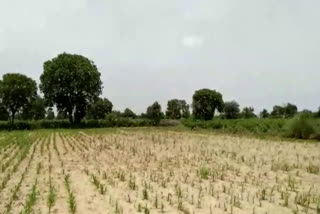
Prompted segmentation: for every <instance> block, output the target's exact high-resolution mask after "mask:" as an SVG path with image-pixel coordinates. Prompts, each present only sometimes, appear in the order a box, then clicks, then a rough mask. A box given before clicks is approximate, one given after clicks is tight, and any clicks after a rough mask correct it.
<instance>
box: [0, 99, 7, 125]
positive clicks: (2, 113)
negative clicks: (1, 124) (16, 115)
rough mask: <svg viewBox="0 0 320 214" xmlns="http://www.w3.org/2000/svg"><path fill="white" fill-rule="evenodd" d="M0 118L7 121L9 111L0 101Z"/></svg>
mask: <svg viewBox="0 0 320 214" xmlns="http://www.w3.org/2000/svg"><path fill="white" fill-rule="evenodd" d="M0 120H1V121H7V120H9V112H8V111H7V109H6V108H5V107H4V106H3V105H2V103H0Z"/></svg>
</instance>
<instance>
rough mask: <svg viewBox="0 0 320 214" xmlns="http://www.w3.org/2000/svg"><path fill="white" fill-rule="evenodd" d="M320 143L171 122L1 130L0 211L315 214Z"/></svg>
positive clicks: (319, 184)
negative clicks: (185, 127)
mask: <svg viewBox="0 0 320 214" xmlns="http://www.w3.org/2000/svg"><path fill="white" fill-rule="evenodd" d="M319 163H320V144H318V143H312V142H304V141H297V142H286V141H274V140H260V139H254V138H246V137H235V136H228V135H222V134H219V135H213V134H203V133H202V134H200V133H197V132H187V131H184V132H174V131H172V130H170V129H156V128H136V129H125V128H122V129H121V128H118V129H87V130H37V131H15V132H1V133H0V213H5V214H9V213H21V214H28V213H59V214H61V213H86V214H87V213H116V214H117V213H119V214H120V213H185V214H186V213H199V214H202V213H206V214H213V213H215V214H216V213H218V214H219V213H221V214H222V213H239V214H242V213H243V214H245V213H253V214H260V213H261V214H265V213H269V214H271V213H272V214H277V213H279V214H280V213H281V214H286V213H288V214H289V213H319V209H320V208H319V206H320V172H319Z"/></svg>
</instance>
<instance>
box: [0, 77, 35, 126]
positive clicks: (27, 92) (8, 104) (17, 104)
mask: <svg viewBox="0 0 320 214" xmlns="http://www.w3.org/2000/svg"><path fill="white" fill-rule="evenodd" d="M36 95H37V84H36V82H35V81H34V80H33V79H31V78H29V77H27V76H25V75H23V74H17V73H9V74H4V75H3V76H2V81H0V100H1V103H2V106H3V107H4V108H5V109H6V110H7V111H8V112H9V114H10V115H9V116H10V119H11V121H12V122H13V121H14V119H15V116H16V114H17V113H19V111H21V110H22V109H23V107H24V106H26V105H29V104H30V103H31V101H32V100H33V98H34V97H35V96H36Z"/></svg>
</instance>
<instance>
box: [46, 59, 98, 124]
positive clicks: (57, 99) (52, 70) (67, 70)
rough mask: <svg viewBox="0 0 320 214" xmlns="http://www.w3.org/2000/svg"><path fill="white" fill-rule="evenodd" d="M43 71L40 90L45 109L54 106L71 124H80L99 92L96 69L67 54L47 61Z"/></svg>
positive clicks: (92, 64)
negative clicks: (45, 104)
mask: <svg viewBox="0 0 320 214" xmlns="http://www.w3.org/2000/svg"><path fill="white" fill-rule="evenodd" d="M43 67H44V71H43V74H42V75H41V77H40V81H41V84H40V90H41V91H42V92H43V94H44V98H45V100H46V101H47V103H48V105H49V106H53V105H56V107H57V109H58V111H60V112H65V113H67V114H68V118H69V121H70V122H71V123H79V122H80V121H81V120H82V119H83V118H84V116H85V114H86V109H87V106H88V105H89V104H90V103H92V102H94V100H95V99H97V98H98V96H99V95H100V94H101V92H102V82H101V80H100V73H99V71H98V69H97V67H96V66H95V64H94V63H93V62H92V61H91V60H89V59H88V58H86V57H84V56H81V55H72V54H67V53H63V54H59V55H58V56H57V57H56V58H53V59H51V60H48V61H46V62H45V63H44V66H43Z"/></svg>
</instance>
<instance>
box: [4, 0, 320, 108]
mask: <svg viewBox="0 0 320 214" xmlns="http://www.w3.org/2000/svg"><path fill="white" fill-rule="evenodd" d="M319 11H320V1H319V0H259V1H257V0H241V1H239V0H161V1H160V0H138V1H134V0H54V1H52V0H28V1H23V0H0V76H2V75H3V74H5V73H16V72H18V73H23V74H26V75H28V76H30V77H32V78H33V79H35V80H36V81H37V82H39V77H40V75H41V73H42V72H43V63H44V62H45V61H46V60H49V59H52V58H53V57H56V56H57V55H58V54H60V53H62V52H67V53H71V54H81V55H83V56H86V57H88V58H89V59H91V60H92V61H94V63H95V64H96V65H97V67H98V69H99V71H100V72H101V79H102V81H103V86H104V88H103V94H102V96H103V97H107V98H108V99H110V100H111V101H112V103H113V104H114V108H115V109H117V110H123V109H125V108H126V107H129V108H130V109H132V110H134V111H135V112H137V113H141V112H144V111H145V110H146V108H147V106H148V105H150V104H152V103H153V102H154V101H159V102H160V103H161V105H162V108H163V110H165V108H166V103H167V101H168V100H169V99H173V98H179V99H185V100H186V101H187V102H188V103H191V102H192V95H193V93H194V91H195V90H198V89H201V88H210V89H215V90H217V91H219V92H220V93H222V95H223V99H224V101H230V100H236V101H237V102H238V103H239V104H240V106H241V107H245V106H253V107H254V108H255V110H256V112H259V111H261V110H262V109H263V108H267V109H268V110H271V109H272V107H273V106H274V105H282V104H284V103H287V102H290V103H294V104H296V105H297V106H298V108H299V110H302V109H306V108H307V109H311V110H316V109H317V108H318V107H319V106H320V99H319V98H320V13H319Z"/></svg>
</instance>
